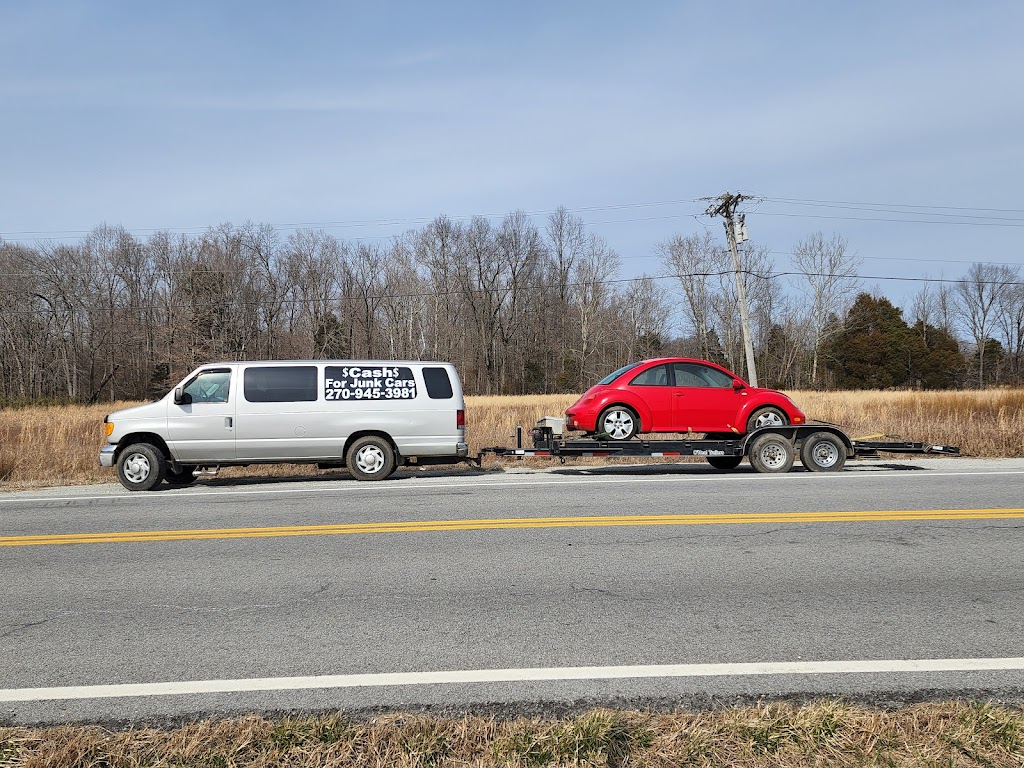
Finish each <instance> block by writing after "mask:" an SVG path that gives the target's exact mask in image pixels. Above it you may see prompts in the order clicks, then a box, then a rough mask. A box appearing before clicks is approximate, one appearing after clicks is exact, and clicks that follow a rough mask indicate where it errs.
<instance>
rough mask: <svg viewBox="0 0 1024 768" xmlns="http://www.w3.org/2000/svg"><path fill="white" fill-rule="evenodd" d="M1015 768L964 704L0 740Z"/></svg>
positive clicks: (85, 758) (195, 749) (115, 762)
mask: <svg viewBox="0 0 1024 768" xmlns="http://www.w3.org/2000/svg"><path fill="white" fill-rule="evenodd" d="M556 765H559V766H570V765H572V766H637V767H640V766H652V767H653V766H666V767H667V766H707V767H709V768H710V767H711V766H747V767H749V768H760V767H761V766H766V767H767V766H775V767H777V768H788V767H790V766H792V767H794V768H795V767H796V766H894V767H902V766H952V767H956V766H965V767H966V766H979V765H980V766H1000V767H1002V766H1007V767H1009V766H1015V767H1016V768H1019V766H1021V765H1024V713H1022V712H1021V711H1020V710H1019V709H1010V708H1005V707H999V706H993V705H990V704H980V703H976V704H970V703H964V702H950V703H934V704H919V705H915V706H912V707H907V708H904V709H899V710H895V711H883V710H878V709H872V708H867V707H861V706H854V705H851V704H847V703H844V702H841V701H820V702H815V703H811V704H808V705H804V706H795V705H790V704H772V705H767V706H759V707H744V708H736V709H727V710H721V711H713V712H678V713H674V714H649V713H641V712H629V711H615V710H602V709H597V710H592V711H589V712H586V713H584V714H582V715H580V716H579V717H575V718H565V719H536V718H534V719H528V718H517V719H513V720H498V719H495V718H493V717H481V716H465V717H455V718H441V717H432V716H425V715H415V714H413V715H410V714H391V715H384V716H380V717H377V718H374V719H371V720H368V721H366V720H350V719H347V718H346V717H344V716H343V715H340V714H335V715H320V716H315V717H286V718H283V719H267V718H263V717H260V716H257V715H250V716H247V717H242V718H236V719H232V720H220V721H218V720H207V721H202V722H197V723H192V724H189V725H185V726H182V727H180V728H176V729H170V730H162V729H153V728H138V729H133V730H126V731H108V730H106V729H103V728H100V727H95V726H61V727H55V728H43V729H31V728H0V766H3V767H4V768H43V767H44V766H46V767H50V766H54V767H56V766H60V767H61V768H86V767H88V768H93V767H94V766H105V767H106V768H121V767H122V766H123V767H124V768H128V767H129V766H131V767H132V768H135V767H136V766H206V767H208V768H221V767H222V768H228V766H232V767H237V768H271V767H272V766H292V767H293V768H305V767H307V766H308V767H309V768H313V766H335V767H336V768H341V767H343V766H395V767H397V768H405V767H409V768H413V767H417V768H420V767H424V766H431V767H433V768H445V767H446V766H481V767H482V766H521V767H522V768H528V767H529V768H533V767H535V766H556Z"/></svg>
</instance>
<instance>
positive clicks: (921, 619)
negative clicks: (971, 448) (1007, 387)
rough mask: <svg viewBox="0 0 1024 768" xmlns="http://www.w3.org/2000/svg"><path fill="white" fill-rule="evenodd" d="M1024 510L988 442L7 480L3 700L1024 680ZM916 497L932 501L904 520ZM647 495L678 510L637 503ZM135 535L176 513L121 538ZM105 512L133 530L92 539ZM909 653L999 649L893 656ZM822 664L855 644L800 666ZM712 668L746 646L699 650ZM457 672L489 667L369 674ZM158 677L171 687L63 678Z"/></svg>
mask: <svg viewBox="0 0 1024 768" xmlns="http://www.w3.org/2000/svg"><path fill="white" fill-rule="evenodd" d="M510 467H511V469H513V470H514V469H515V467H514V465H510ZM1022 508H1024V460H1000V461H981V460H973V459H930V460H928V459H921V460H913V461H908V460H899V461H896V462H878V461H875V462H858V463H854V464H852V465H851V466H850V467H848V469H847V470H846V471H844V472H842V473H838V474H834V475H832V474H811V473H807V472H801V471H794V472H792V473H789V474H787V475H781V476H778V475H757V474H754V473H753V472H751V471H749V470H746V469H745V468H743V469H741V470H739V471H737V472H734V473H726V474H722V473H718V472H714V471H712V470H710V468H708V467H706V466H704V465H697V464H688V465H662V466H644V467H610V468H605V469H593V470H587V469H582V468H578V467H568V466H566V467H559V468H555V469H553V470H551V471H545V472H515V471H507V472H467V473H447V474H446V473H438V472H434V473H422V472H418V473H414V472H409V473H402V474H400V475H398V476H396V479H394V480H390V481H387V482H383V483H357V482H355V481H352V480H350V479H349V478H348V477H347V475H345V474H344V473H339V474H338V476H337V477H336V478H331V479H326V480H325V479H323V478H316V479H306V480H291V481H272V480H260V481H234V482H230V483H229V482H226V481H207V482H204V483H201V484H199V485H196V486H193V487H192V488H189V489H177V490H166V491H161V492H156V493H148V494H130V493H128V492H125V491H123V490H122V489H121V488H120V486H117V485H110V486H93V487H85V488H62V489H47V490H46V491H35V492H28V493H19V494H4V495H0V689H2V690H0V721H7V722H52V721H65V720H139V719H164V718H173V717H179V716H192V715H195V714H199V713H228V712H238V711H249V710H264V711H266V710H285V709H304V710H315V709H323V708H335V707H341V708H345V709H349V710H363V709H374V708H404V707H410V708H421V707H437V708H450V709H455V710H463V709H466V708H480V707H483V706H490V707H492V708H498V709H501V708H508V709H510V710H521V711H535V710H537V709H538V708H540V709H543V708H557V707H562V706H572V704H573V703H574V702H576V703H579V702H586V703H593V702H626V703H630V704H633V705H637V706H645V705H661V706H665V705H669V706H670V705H672V704H675V703H682V704H691V705H692V704H696V705H704V704H709V703H714V702H716V701H724V702H730V701H736V700H745V699H749V698H754V697H759V696H781V695H817V694H826V695H834V694H841V695H847V696H850V697H853V698H858V699H864V700H869V701H877V702H881V703H884V702H887V701H894V700H913V699H915V698H919V697H925V698H927V697H942V696H947V695H953V694H959V693H966V694H967V695H975V696H991V697H994V698H997V699H999V700H1003V701H1012V702H1018V703H1019V702H1024V659H1022V658H1021V657H1024V631H1022V630H1024V509H1022ZM906 510H910V511H914V510H920V511H923V513H922V518H923V519H912V520H906V519H895V518H898V517H901V515H898V514H896V513H897V512H899V511H906ZM1000 510H1011V511H1010V512H1000ZM843 512H878V513H884V514H873V515H867V516H863V515H862V516H860V518H859V519H855V520H854V521H849V519H844V516H843V515H837V514H834V513H843ZM792 513H798V514H795V515H794V514H792ZM811 513H820V514H813V515H812V514H811ZM635 515H644V516H669V517H664V518H662V519H659V520H638V519H633V520H621V519H615V518H621V517H622V516H635ZM757 515H760V517H757ZM723 516H724V517H723ZM752 516H753V517H752ZM906 516H907V515H902V517H906ZM566 517H570V518H575V519H574V520H562V521H560V522H552V521H551V518H566ZM849 517H850V516H846V518H849ZM854 517H856V516H854ZM524 519H525V521H524ZM451 521H456V522H451ZM458 521H483V522H472V523H465V522H458ZM395 522H402V523H408V524H409V525H406V526H401V527H399V528H397V529H396V528H394V527H391V528H389V527H388V525H387V524H389V523H395ZM602 523H615V524H614V525H604V524H602ZM323 526H331V527H330V528H324V527H323ZM254 529H264V530H254ZM140 531H173V532H175V533H174V534H164V535H163V536H164V537H170V538H171V540H159V539H160V537H159V536H152V535H150V536H151V538H153V539H154V540H146V541H131V540H126V539H127V538H130V537H129V536H128V535H127V534H128V533H129V532H140ZM99 533H109V534H118V536H113V537H112V540H110V541H107V542H106V543H96V542H95V541H90V540H89V538H88V537H87V536H86V537H85V538H83V537H82V536H81V535H85V534H99ZM53 535H67V537H68V539H69V540H70V541H73V542H82V543H54V542H56V541H61V539H53V538H52V536H53ZM28 536H46V537H50V538H43V539H37V540H35V541H31V542H30V541H29V540H27V539H25V538H23V537H28ZM25 544H29V545H25ZM908 659H909V660H932V661H934V660H964V659H967V660H974V661H973V662H972V663H974V664H976V665H977V664H980V666H981V667H985V666H986V664H987V665H988V666H990V667H991V666H993V664H992V662H991V661H986V660H992V659H996V660H1004V661H999V662H998V663H997V664H995V665H994V666H996V667H999V666H1001V667H1003V668H1001V669H984V668H981V669H977V670H973V671H964V670H963V669H962V668H963V667H965V666H970V664H967V663H965V662H962V661H956V662H955V663H952V664H950V663H949V662H944V663H945V665H946V667H949V666H952V668H953V671H942V669H944V667H943V664H938V663H925V664H922V665H921V666H922V669H923V670H924V671H907V670H906V669H904V668H900V665H899V664H895V663H894V662H898V661H900V660H908ZM1005 660H1009V661H1005ZM850 661H870V662H873V664H868V665H866V666H865V665H861V666H860V667H857V666H856V665H854V666H851V665H849V664H848V662H850ZM808 662H832V663H833V664H832V666H830V667H828V668H823V669H817V668H810V667H800V666H789V667H786V666H785V665H787V664H789V665H792V664H806V663H808ZM708 664H712V665H736V666H719V667H714V668H706V667H695V666H692V665H708ZM757 664H782V665H783V666H782V667H757V666H750V665H757ZM662 665H667V666H662ZM680 665H681V666H680ZM904 666H905V665H904ZM579 667H587V668H588V670H583V671H579V670H575V669H573V670H570V672H565V670H566V669H567V668H579ZM622 667H628V669H625V670H623V669H621V668H622ZM592 668H598V669H596V670H595V669H592ZM609 668H616V670H617V671H613V670H610V669H609ZM494 670H514V672H513V673H505V672H503V673H496V672H494ZM523 670H525V672H523ZM538 670H540V671H539V672H538ZM929 670H931V671H929ZM446 671H447V672H451V671H463V672H465V671H472V672H473V674H471V675H468V676H463V678H462V679H468V680H472V681H473V682H457V681H456V682H453V680H459V679H460V678H458V677H457V676H451V675H449V676H448V677H445V676H444V675H442V676H440V677H439V678H436V679H437V680H440V681H441V682H426V683H424V682H422V681H421V679H416V678H408V677H401V676H398V677H393V678H382V677H370V678H360V679H356V678H352V677H346V676H354V675H371V676H372V675H380V674H388V673H390V674H394V673H422V672H446ZM319 676H342V677H331V678H330V679H326V678H321V677H319ZM559 676H564V677H569V678H574V679H561V680H560V679H552V678H557V677H559ZM297 677H298V678H302V680H300V681H295V680H284V681H282V680H281V678H297ZM309 678H315V679H313V680H310V679H309ZM254 680H255V681H256V682H253V681H254ZM195 681H207V682H208V683H215V684H213V685H208V686H207V690H206V692H204V689H203V687H202V686H198V687H197V686H195V685H193V686H192V688H190V687H189V686H188V685H187V684H188V683H194V682H195ZM223 681H228V682H223ZM411 682H412V683H416V684H410V683H411ZM146 683H174V684H175V685H174V686H171V687H170V688H168V689H163V690H173V691H174V693H173V694H172V695H127V696H126V695H116V696H113V697H102V698H101V697H98V696H99V694H100V693H101V692H102V691H100V689H96V688H87V689H85V690H77V691H74V692H69V691H67V690H64V691H57V692H53V691H49V692H47V691H43V690H41V689H46V688H51V687H61V688H67V687H83V686H84V687H89V686H104V685H125V684H128V685H130V684H146ZM246 687H249V688H254V689H256V690H248V691H247V690H240V689H244V688H246ZM271 688H281V690H268V689H271ZM193 689H194V690H193ZM19 691H20V692H21V693H18V692H19ZM188 691H192V692H188ZM113 692H114V693H120V694H123V693H125V692H129V693H140V692H143V693H153V691H152V690H145V691H140V690H137V689H116V690H115V691H113ZM107 693H110V691H108V692H107ZM72 695H74V696H84V697H85V698H69V696H72ZM48 696H49V697H53V696H55V697H56V698H47V697H48ZM19 697H20V698H21V699H25V700H15V699H18V698H19Z"/></svg>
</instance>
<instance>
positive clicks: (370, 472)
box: [346, 435, 396, 480]
mask: <svg viewBox="0 0 1024 768" xmlns="http://www.w3.org/2000/svg"><path fill="white" fill-rule="evenodd" d="M346 463H347V464H348V471H349V472H351V473H352V476H353V477H354V478H355V479H356V480H383V479H384V478H386V477H390V476H391V474H392V473H393V472H394V471H395V464H396V458H395V451H394V449H393V448H392V447H391V443H389V442H388V441H387V440H385V439H384V438H383V437H378V436H377V435H366V436H365V437H360V438H359V439H358V440H356V441H355V442H354V443H352V447H351V448H349V451H348V461H347V462H346Z"/></svg>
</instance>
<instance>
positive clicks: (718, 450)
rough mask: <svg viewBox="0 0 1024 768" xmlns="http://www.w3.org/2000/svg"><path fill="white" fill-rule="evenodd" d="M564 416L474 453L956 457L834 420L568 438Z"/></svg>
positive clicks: (779, 459)
mask: <svg viewBox="0 0 1024 768" xmlns="http://www.w3.org/2000/svg"><path fill="white" fill-rule="evenodd" d="M563 425H564V420H563V419H561V418H559V417H554V416H546V417H544V418H542V419H541V420H540V421H539V422H537V426H536V427H534V428H533V429H531V430H530V435H531V437H532V442H533V447H530V448H528V447H525V446H524V445H523V429H522V427H517V428H516V436H517V437H516V443H517V445H516V447H515V448H506V447H493V448H484V449H483V450H482V451H481V452H480V455H479V456H477V457H474V461H475V462H476V463H480V462H481V461H482V460H483V458H484V457H485V456H487V455H488V454H492V455H494V456H495V457H498V458H504V457H519V458H525V457H538V458H552V459H554V458H558V459H560V460H562V461H564V460H565V459H567V458H590V457H609V458H640V457H645V458H661V457H665V456H680V457H682V456H698V457H703V458H706V459H707V461H708V463H709V464H710V465H711V466H712V467H714V468H715V469H722V470H729V469H735V468H736V467H738V466H739V465H740V462H742V461H743V459H744V458H747V459H749V461H750V465H751V466H752V467H753V468H754V469H755V470H756V471H758V472H768V473H778V472H788V471H789V470H790V469H791V468H792V467H793V464H794V463H795V462H796V459H797V458H799V459H800V463H801V464H803V465H804V467H806V468H807V469H808V470H810V471H811V472H838V471H839V470H841V469H842V468H843V466H844V465H845V464H846V461H847V459H853V458H881V457H880V455H879V452H885V453H909V454H941V455H944V456H959V455H960V449H959V448H957V447H955V446H951V445H933V444H931V443H918V442H911V441H902V440H899V441H896V440H894V441H877V440H854V439H852V438H850V437H849V436H848V435H847V434H846V433H845V432H843V430H841V429H840V428H839V427H837V426H836V425H834V424H827V423H815V424H801V425H799V426H794V425H788V426H771V427H762V428H761V429H756V430H754V431H752V432H750V433H748V434H746V435H736V436H735V437H722V436H713V437H711V438H710V439H709V438H703V439H694V440H640V439H633V440H601V439H589V440H585V439H581V440H567V439H566V438H565V436H564V435H563Z"/></svg>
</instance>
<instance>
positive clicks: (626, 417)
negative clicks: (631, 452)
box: [597, 405, 640, 440]
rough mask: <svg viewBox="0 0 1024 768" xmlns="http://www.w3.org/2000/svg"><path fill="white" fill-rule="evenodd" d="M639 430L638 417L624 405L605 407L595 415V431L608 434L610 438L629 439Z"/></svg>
mask: <svg viewBox="0 0 1024 768" xmlns="http://www.w3.org/2000/svg"><path fill="white" fill-rule="evenodd" d="M639 431H640V417H639V416H637V415H636V414H635V413H634V412H633V410H632V409H631V408H627V407H626V406H624V405H613V406H610V407H609V408H605V409H604V410H603V411H601V415H600V416H598V417H597V433H598V434H605V435H608V437H610V438H611V439H612V440H629V439H630V438H631V437H636V435H637V433H638V432H639Z"/></svg>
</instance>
